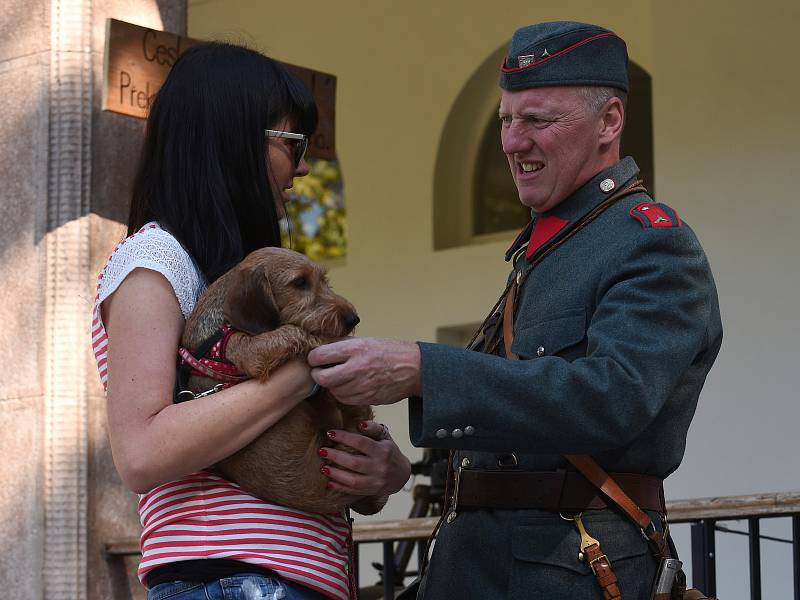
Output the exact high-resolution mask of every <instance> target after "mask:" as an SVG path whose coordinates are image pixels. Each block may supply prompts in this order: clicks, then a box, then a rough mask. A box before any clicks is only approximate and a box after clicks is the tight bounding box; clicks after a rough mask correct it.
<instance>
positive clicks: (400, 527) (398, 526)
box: [105, 492, 800, 600]
mask: <svg viewBox="0 0 800 600" xmlns="http://www.w3.org/2000/svg"><path fill="white" fill-rule="evenodd" d="M667 511H668V514H669V522H670V523H671V524H679V523H688V524H690V525H691V536H692V549H691V550H692V552H691V561H692V585H694V586H696V587H699V588H700V589H702V590H703V591H705V592H706V593H707V594H709V595H714V594H715V593H716V553H715V534H716V532H722V533H733V534H744V535H747V536H748V537H749V540H750V599H751V600H761V558H760V557H761V550H760V548H761V545H760V542H761V540H762V539H764V538H765V537H766V536H762V535H761V534H760V521H761V519H768V518H776V517H790V518H791V520H792V531H791V540H781V541H787V542H789V543H791V545H792V565H793V590H794V600H800V492H792V493H775V494H757V495H753V496H726V497H719V498H698V499H694V500H676V501H672V502H667ZM734 520H747V522H748V531H747V532H741V531H737V530H732V529H730V528H728V527H726V526H723V525H720V524H719V522H720V521H734ZM437 522H438V518H436V517H426V518H417V519H402V520H397V521H372V522H367V523H356V524H355V525H354V527H353V539H354V541H355V543H356V548H357V549H358V548H359V547H360V546H361V545H363V544H374V543H380V544H382V545H383V572H382V580H383V597H384V598H385V599H386V600H388V599H390V598H394V593H395V583H396V581H397V575H398V574H397V573H395V542H400V541H404V540H407V541H413V542H415V543H417V544H418V553H417V554H418V556H419V557H422V556H424V547H425V541H426V540H427V539H428V538H429V537H430V535H431V533H432V532H433V528H434V527H435V526H436V523H437ZM787 535H788V534H787ZM770 539H771V538H770ZM105 552H106V556H107V557H108V558H109V560H112V561H113V560H118V559H121V558H123V557H125V556H131V555H135V554H138V553H139V544H138V541H137V540H121V541H116V542H110V543H108V544H106V546H105ZM357 564H358V560H356V565H357ZM399 575H400V576H401V577H400V578H401V580H402V578H403V576H404V575H405V574H399Z"/></svg>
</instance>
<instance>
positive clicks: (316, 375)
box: [309, 354, 355, 389]
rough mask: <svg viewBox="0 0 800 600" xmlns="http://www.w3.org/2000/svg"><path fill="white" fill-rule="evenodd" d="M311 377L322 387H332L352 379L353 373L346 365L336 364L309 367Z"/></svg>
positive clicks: (345, 383)
mask: <svg viewBox="0 0 800 600" xmlns="http://www.w3.org/2000/svg"><path fill="white" fill-rule="evenodd" d="M310 356H311V355H310V354H309V357H310ZM311 377H312V378H313V379H314V381H316V382H317V383H318V384H320V385H321V386H322V387H324V388H328V389H333V388H336V387H339V386H342V385H347V384H348V383H350V382H351V381H353V379H355V374H354V373H353V372H352V370H350V369H348V368H347V366H346V365H336V366H333V367H325V368H320V367H315V368H313V369H311Z"/></svg>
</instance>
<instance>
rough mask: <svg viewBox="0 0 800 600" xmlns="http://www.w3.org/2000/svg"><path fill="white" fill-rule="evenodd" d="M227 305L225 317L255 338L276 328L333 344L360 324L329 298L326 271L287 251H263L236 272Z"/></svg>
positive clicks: (350, 311) (346, 305) (334, 297)
mask: <svg viewBox="0 0 800 600" xmlns="http://www.w3.org/2000/svg"><path fill="white" fill-rule="evenodd" d="M233 271H234V272H233V273H232V274H231V280H230V283H229V285H228V293H227V295H226V299H225V307H224V312H225V317H226V319H227V320H228V322H229V323H230V324H231V325H232V326H233V327H235V328H236V329H239V330H241V331H244V332H246V333H249V334H251V335H257V334H259V333H263V332H265V331H271V330H273V329H276V328H277V327H279V326H280V325H296V326H298V327H300V328H301V329H304V330H305V331H307V332H308V333H309V334H311V335H314V336H317V337H320V338H323V339H333V338H338V337H343V336H346V335H347V334H349V333H350V332H351V331H352V330H353V329H354V328H355V326H356V325H357V324H358V315H357V314H356V311H355V308H353V305H352V304H350V303H349V302H348V301H347V300H345V299H344V298H342V297H341V296H339V295H338V294H335V293H333V290H331V288H330V285H329V284H328V280H327V277H326V275H325V269H323V268H322V267H321V266H319V265H317V264H315V263H313V262H312V261H310V260H309V259H308V258H306V257H305V256H304V255H303V254H300V253H299V252H295V251H293V250H287V249H285V248H262V249H260V250H256V251H254V252H251V253H250V254H248V255H247V257H246V258H245V259H244V260H243V261H242V262H241V263H240V264H239V265H238V266H236V267H235V268H234V270H233Z"/></svg>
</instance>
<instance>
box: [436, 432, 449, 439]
mask: <svg viewBox="0 0 800 600" xmlns="http://www.w3.org/2000/svg"><path fill="white" fill-rule="evenodd" d="M436 437H437V438H439V439H440V440H441V439H444V438H446V437H447V429H440V430H438V431H437V432H436Z"/></svg>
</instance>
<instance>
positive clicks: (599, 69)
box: [500, 21, 628, 92]
mask: <svg viewBox="0 0 800 600" xmlns="http://www.w3.org/2000/svg"><path fill="white" fill-rule="evenodd" d="M558 85H597V86H608V87H614V88H619V89H621V90H624V91H626V92H627V91H628V51H627V49H626V47H625V42H624V41H623V40H622V38H620V37H619V36H617V35H616V34H615V33H614V32H612V31H609V30H608V29H603V28H602V27H598V26H597V25H588V24H586V23H575V22H573V21H554V22H551V23H539V24H537V25H530V26H528V27H523V28H521V29H517V31H515V32H514V37H513V38H511V46H509V48H508V56H507V57H506V59H505V61H503V65H502V67H501V71H500V87H501V88H503V89H504V90H510V91H514V90H524V89H528V88H534V87H548V86H558Z"/></svg>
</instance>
